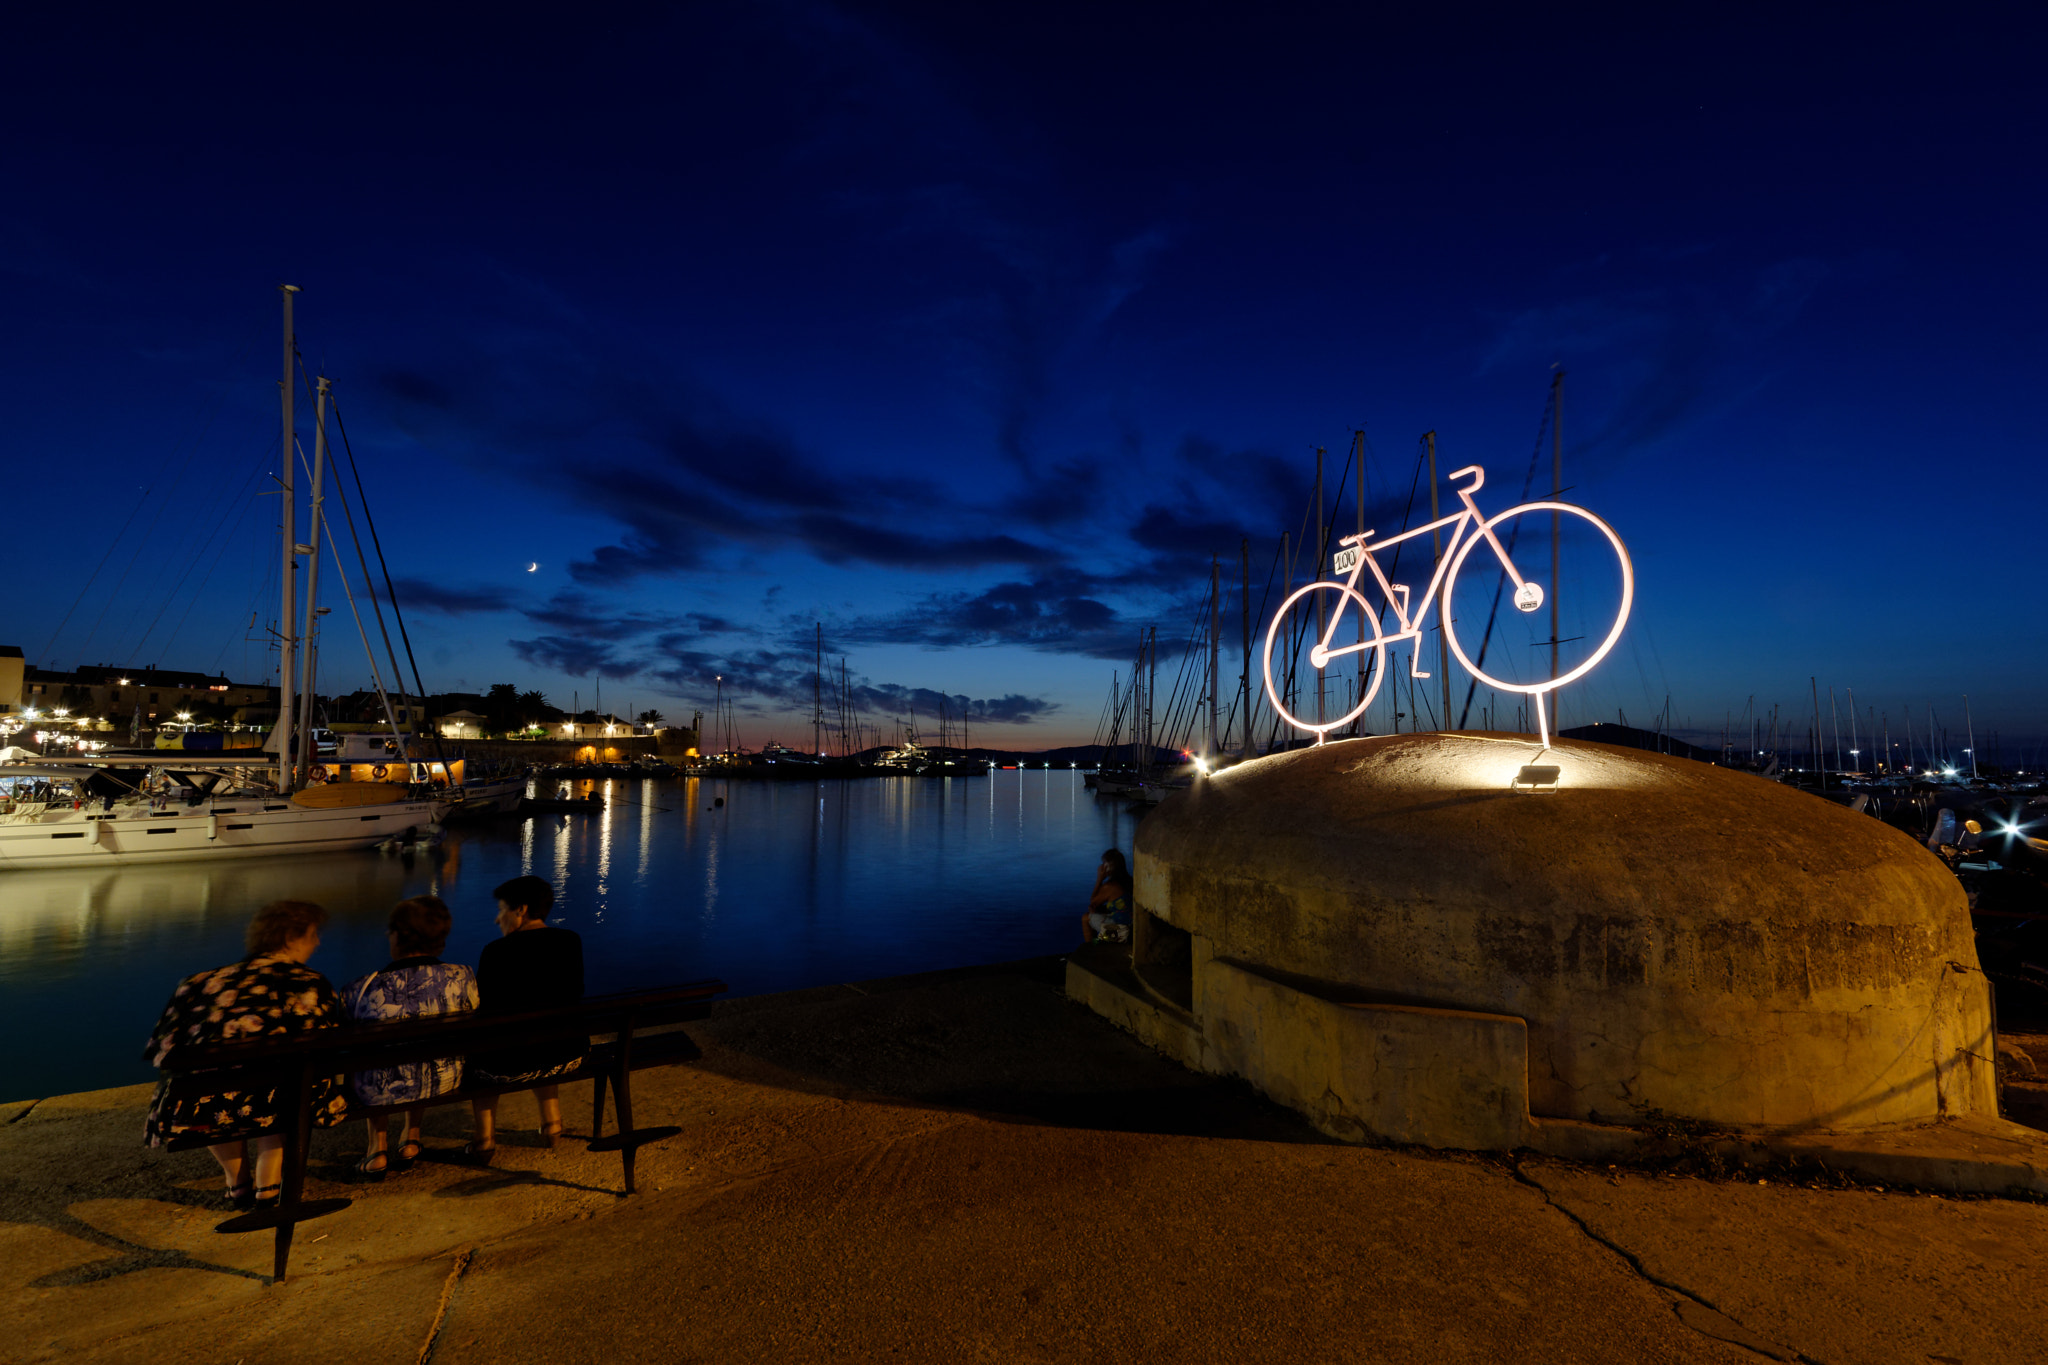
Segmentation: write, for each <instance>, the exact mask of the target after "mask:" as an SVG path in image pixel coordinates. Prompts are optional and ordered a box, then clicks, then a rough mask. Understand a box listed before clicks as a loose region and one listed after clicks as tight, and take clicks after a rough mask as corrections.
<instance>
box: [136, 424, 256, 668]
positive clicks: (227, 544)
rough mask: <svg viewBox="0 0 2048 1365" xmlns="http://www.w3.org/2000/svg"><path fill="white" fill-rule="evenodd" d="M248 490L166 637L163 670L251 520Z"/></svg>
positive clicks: (245, 488) (159, 658)
mask: <svg viewBox="0 0 2048 1365" xmlns="http://www.w3.org/2000/svg"><path fill="white" fill-rule="evenodd" d="M257 468H258V469H259V470H260V469H261V468H262V466H261V465H259V466H257ZM248 488H249V486H248V484H246V483H245V484H243V485H242V494H240V495H237V496H238V497H240V498H241V503H242V511H241V515H240V516H238V517H236V518H235V524H234V525H233V526H232V527H230V528H229V530H228V534H227V535H226V536H225V537H224V538H223V539H222V540H221V543H220V549H219V550H218V551H216V552H215V554H214V556H213V563H212V564H210V565H208V566H207V569H206V573H205V576H203V577H202V578H201V579H200V580H199V586H198V587H196V588H194V589H193V590H192V598H191V600H190V601H188V602H187V603H186V604H185V614H184V615H182V616H180V617H179V618H178V624H177V625H175V626H173V627H171V633H170V634H169V635H167V636H165V637H164V643H163V648H162V649H161V650H160V651H158V654H157V667H159V668H161V667H162V666H163V660H164V659H166V658H168V657H169V656H170V652H171V646H172V645H174V644H176V643H177V640H178V636H179V634H180V633H181V632H183V631H184V629H185V622H187V621H189V620H191V619H192V609H193V608H194V607H196V606H198V605H199V599H200V598H201V597H203V596H205V595H206V585H207V584H208V583H210V582H212V581H213V573H214V570H216V569H218V568H219V567H220V562H221V560H223V559H225V558H227V553H228V550H229V549H230V548H232V547H233V545H234V543H235V537H236V535H237V534H239V533H240V531H241V529H242V523H243V522H245V521H247V520H248V518H249V509H250V508H252V507H254V506H255V505H256V500H255V499H254V498H250V497H246V496H243V495H246V494H247V492H248ZM150 629H151V630H154V629H156V627H155V626H154V625H152V626H151V627H150ZM144 638H147V637H144Z"/></svg>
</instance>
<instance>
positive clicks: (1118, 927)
mask: <svg viewBox="0 0 2048 1365" xmlns="http://www.w3.org/2000/svg"><path fill="white" fill-rule="evenodd" d="M1098 935H1099V936H1101V937H1104V938H1108V939H1110V940H1112V941H1114V942H1117V943H1122V942H1124V941H1125V940H1126V939H1128V938H1130V936H1131V870H1130V868H1129V867H1127V866H1126V865H1125V864H1124V855H1123V854H1122V852H1120V851H1119V850H1117V849H1113V848H1112V849H1110V850H1109V851H1108V852H1106V853H1104V854H1103V855H1102V861H1101V862H1100V863H1098V864H1097V865H1096V868H1095V890H1094V892H1093V893H1092V894H1091V895H1090V896H1089V897H1088V913H1087V914H1085V915H1083V916H1081V941H1082V942H1083V943H1093V942H1094V941H1095V940H1096V937H1097V936H1098Z"/></svg>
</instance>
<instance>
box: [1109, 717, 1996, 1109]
mask: <svg viewBox="0 0 2048 1365" xmlns="http://www.w3.org/2000/svg"><path fill="white" fill-rule="evenodd" d="M1536 758H1537V754H1536V746H1535V745H1533V744H1532V743H1530V742H1529V741H1528V740H1526V739H1525V738H1521V737H1513V736H1506V735H1478V734H1453V735H1440V734H1424V735H1400V736H1382V737H1377V738H1371V739H1362V740H1350V741H1341V742H1337V743H1332V744H1327V745H1324V746H1322V747H1320V748H1312V749H1303V750H1297V751H1293V752H1290V753H1286V754H1280V755H1276V756H1274V757H1271V758H1267V759H1262V760H1258V761H1255V762H1252V763H1248V764H1244V765H1242V766H1239V767H1236V768H1231V769H1227V770H1225V771H1223V772H1221V773H1219V774H1218V775H1217V776H1216V777H1214V778H1213V779H1210V780H1207V781H1204V782H1202V783H1200V784H1199V785H1198V786H1197V787H1196V788H1194V789H1193V790H1191V791H1189V792H1187V793H1184V794H1182V795H1179V796H1176V797H1174V798H1173V799H1172V800H1170V801H1168V802H1166V803H1164V804H1163V805H1161V806H1160V807H1159V809H1158V810H1157V811H1156V812H1155V813H1154V814H1153V815H1151V816H1150V817H1148V818H1147V819H1146V820H1145V822H1144V823H1143V824H1141V825H1140V826H1139V829H1138V838H1137V867H1136V873H1137V881H1138V903H1139V906H1140V907H1141V908H1142V909H1144V910H1146V911H1148V912H1150V913H1153V914H1156V915H1158V916H1160V917H1161V918H1163V919H1165V920H1167V921H1169V922H1171V923H1173V924H1175V925H1177V926H1179V927H1181V928H1184V929H1188V930H1190V931H1191V932H1193V933H1195V934H1197V935H1199V936H1200V938H1201V940H1202V943H1203V949H1204V951H1206V952H1208V953H1211V954H1213V955H1216V956H1224V957H1231V958H1235V959H1238V960H1241V961H1244V962H1247V963H1250V964H1253V965H1256V966H1260V967H1264V968H1267V969H1270V970H1277V971H1280V972H1287V973H1294V974H1298V975H1301V976H1304V977H1308V978H1313V979H1318V980H1323V981H1327V982H1331V983H1335V984H1338V985H1342V986H1345V987H1349V988H1352V989H1354V990H1361V991H1364V992H1367V993H1369V994H1373V995H1376V996H1380V997H1383V998H1387V999H1393V1000H1401V1001H1406V1002H1409V1003H1416V1004H1430V1005H1443V1006H1448V1007H1454V1008H1459V1009H1468V1010H1484V1011H1490V1012H1495V1013H1502V1014H1512V1015H1517V1016H1520V1017H1522V1018H1524V1019H1526V1020H1527V1021H1528V1024H1529V1033H1530V1096H1531V1100H1530V1102H1531V1108H1532V1110H1533V1111H1534V1112H1536V1113H1538V1114H1550V1115H1555V1116H1561V1117H1574V1118H1596V1117H1597V1118H1602V1119H1610V1120H1616V1119H1621V1120H1625V1119H1628V1118H1630V1117H1631V1116H1632V1115H1633V1116H1638V1117H1640V1116H1643V1115H1645V1114H1648V1113H1650V1112H1652V1111H1661V1112H1663V1113H1667V1114H1676V1115H1687V1116H1693V1117H1699V1118H1705V1119H1711V1120H1714V1121H1718V1122H1724V1123H1729V1124H1734V1125H1740V1126H1781V1125H1812V1124H1826V1125H1834V1126H1862V1125H1866V1124H1869V1123H1876V1122H1887V1121H1893V1120H1899V1119H1908V1118H1924V1117H1931V1116H1933V1115H1935V1114H1937V1113H1942V1112H1956V1111H1957V1109H1958V1107H1964V1108H1967V1107H1976V1104H1977V1103H1978V1100H1979V1099H1981V1096H1978V1097H1977V1098H1972V1097H1973V1096H1977V1091H1978V1090H1981V1089H1982V1086H1981V1085H1980V1084H1979V1082H1978V1080H1976V1079H1972V1080H1971V1082H1970V1084H1971V1086H1975V1087H1976V1089H1975V1090H1969V1088H1968V1087H1965V1089H1966V1090H1968V1093H1967V1094H1966V1093H1964V1092H1963V1091H1958V1090H1957V1089H1956V1087H1955V1086H1954V1085H1950V1084H1947V1080H1946V1079H1945V1077H1946V1072H1947V1070H1948V1069H1951V1068H1953V1067H1954V1066H1956V1065H1959V1064H1966V1060H1965V1062H1964V1063H1959V1062H1958V1060H1957V1058H1958V1055H1959V1053H1961V1054H1967V1053H1969V1052H1971V1051H1972V1050H1975V1051H1978V1052H1981V1053H1983V1054H1984V1055H1986V1056H1988V1055H1990V1050H1991V1049H1990V1044H1989V1037H1988V1035H1989V1018H1988V993H1987V991H1986V990H1985V987H1984V982H1983V977H1982V975H1981V973H1979V972H1978V971H1977V970H1976V967H1977V957H1976V950H1975V945H1974V940H1973V938H1972V934H1971V929H1970V920H1969V914H1968V907H1967V903H1966V900H1965V897H1964V894H1963V892H1962V889H1961V887H1960V886H1959V885H1958V884H1957V882H1956V880H1955V878H1954V876H1953V875H1951V874H1950V873H1949V872H1948V870H1947V869H1946V868H1944V867H1943V866H1942V865H1941V863H1940V862H1939V860H1937V859H1936V858H1935V857H1934V856H1933V855H1932V854H1930V853H1929V852H1927V850H1926V849H1924V848H1922V847H1921V846H1920V845H1919V844H1918V843H1916V842H1915V841H1914V840H1913V839H1911V838H1909V837H1907V836H1906V835H1904V834H1901V833H1899V832H1898V831H1896V830H1893V829H1891V828H1889V827H1887V826H1885V825H1884V824H1882V823H1881V822H1879V821H1877V820H1873V819H1871V818H1869V817H1868V816H1865V815H1862V814H1859V813H1855V812H1851V811H1849V810H1846V809H1844V808H1842V807H1840V806H1837V805H1834V804H1833V803H1831V802H1827V801H1823V800H1821V799H1818V798H1816V797H1814V796H1812V795H1810V794H1808V793H1804V792H1800V791H1796V790H1793V789H1791V788H1787V787H1782V786H1779V785H1777V784H1776V783H1772V782H1768V781H1765V780H1762V779H1760V778H1757V777H1754V776H1751V775H1748V774H1745V773H1739V772H1735V771H1732V770H1728V769H1722V768H1716V767H1713V766H1710V765H1707V764H1702V763H1697V762H1693V761H1690V760H1687V759H1680V758H1672V757H1668V756H1665V755H1660V754H1649V753H1642V752H1639V751H1635V750H1630V749H1620V748H1614V747H1611V746H1608V745H1602V744H1590V743H1583V742H1577V741H1569V740H1568V741H1564V742H1562V743H1560V744H1559V745H1557V746H1556V747H1554V748H1552V749H1550V750H1549V751H1548V752H1546V753H1544V754H1542V755H1541V757H1540V760H1538V761H1540V762H1541V763H1543V764H1555V765H1556V766H1557V767H1558V768H1559V770H1560V772H1559V782H1558V789H1557V790H1556V791H1555V792H1549V793H1543V794H1534V795H1531V794H1523V793H1518V792H1515V791H1512V790H1510V784H1511V782H1512V780H1513V778H1514V776H1515V774H1516V773H1517V771H1518V770H1519V769H1520V768H1521V767H1522V766H1523V765H1524V764H1526V763H1529V762H1530V761H1531V760H1532V759H1536ZM1198 960H1199V954H1198Z"/></svg>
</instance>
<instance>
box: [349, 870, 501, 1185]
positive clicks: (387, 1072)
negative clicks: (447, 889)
mask: <svg viewBox="0 0 2048 1365" xmlns="http://www.w3.org/2000/svg"><path fill="white" fill-rule="evenodd" d="M454 922H455V921H454V917H453V916H452V915H450V914H449V913H448V906H447V904H446V903H445V902H443V901H442V900H441V898H440V897H438V896H415V897H413V898H412V899H411V900H403V901H400V902H399V903H398V904H397V905H396V906H395V907H394V908H393V909H392V911H391V919H390V920H389V921H388V923H387V925H386V928H385V937H386V939H388V940H389V941H390V944H391V961H390V962H387V963H386V964H385V965H383V966H382V967H379V968H378V969H377V970H376V971H374V972H371V973H370V974H369V975H368V976H366V977H363V978H361V979H359V980H357V981H352V982H350V983H349V985H348V987H347V989H345V990H343V991H342V993H341V999H342V1003H343V1004H344V1005H345V1006H347V1008H348V1015H349V1018H351V1019H353V1020H355V1021H356V1022H357V1023H360V1024H381V1023H385V1022H388V1021H390V1020H393V1019H415V1018H421V1017H424V1016H428V1015H435V1014H460V1013H462V1012H464V1011H466V1010H473V1009H475V1008H476V1002H477V989H476V973H474V972H472V971H470V969H469V968H467V967H465V966H463V965H462V964H461V963H459V962H443V961H442V960H441V950H442V949H443V948H445V947H447V946H448V930H449V928H450V927H451V926H452V925H453V924H454ZM461 1085H462V1059H461V1058H460V1057H436V1058H435V1059H433V1060H432V1061H427V1062H405V1063H401V1064H400V1065H398V1066H389V1067H379V1068H377V1069H375V1070H371V1071H359V1072H357V1073H356V1075H355V1076H354V1078H353V1079H352V1080H351V1082H350V1088H351V1089H353V1090H354V1091H355V1097H356V1098H357V1099H359V1100H361V1101H362V1102H363V1103H364V1104H367V1105H376V1106H380V1107H381V1106H384V1105H392V1104H406V1105H411V1104H413V1101H415V1100H429V1099H432V1098H433V1097H434V1096H436V1095H445V1094H447V1093H448V1092H449V1091H451V1090H455V1089H458V1088H459V1087H460V1086H461ZM425 1112H426V1106H425V1105H423V1104H422V1105H415V1106H414V1107H412V1108H409V1109H407V1110H406V1111H405V1136H404V1138H402V1139H401V1140H400V1144H399V1148H398V1155H397V1156H396V1157H393V1158H388V1159H387V1157H386V1155H385V1145H386V1143H387V1142H388V1141H389V1138H390V1133H389V1121H388V1119H387V1118H386V1117H385V1116H383V1115H376V1116H373V1117H371V1118H370V1119H369V1120H368V1122H369V1125H370V1146H369V1150H368V1152H367V1153H366V1154H365V1155H364V1157H363V1159H362V1160H361V1161H358V1162H357V1163H356V1171H357V1172H358V1173H359V1174H360V1175H362V1176H363V1177H364V1178H365V1179H367V1180H372V1181H375V1180H382V1179H383V1178H384V1175H385V1172H386V1171H409V1170H411V1169H412V1166H413V1163H414V1162H416V1161H418V1160H419V1156H420V1117H421V1115H423V1114H424V1113H425Z"/></svg>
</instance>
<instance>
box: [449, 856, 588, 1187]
mask: <svg viewBox="0 0 2048 1365" xmlns="http://www.w3.org/2000/svg"><path fill="white" fill-rule="evenodd" d="M492 894H493V895H494V896H496V897H497V899H498V933H499V934H500V935H501V937H500V938H499V939H498V940H497V941H496V942H495V943H487V944H485V945H484V950H483V952H482V953H481V954H480V955H479V956H478V957H477V963H476V985H477V995H478V997H479V1000H478V1005H477V1010H478V1012H479V1013H482V1014H519V1013H521V1012H523V1011H526V1010H541V1009H551V1008H553V1007H555V1006H557V1005H573V1004H575V1003H576V1002H577V1001H579V1000H581V999H582V998H583V940H582V939H581V938H580V937H578V936H577V935H576V934H575V933H573V932H571V931H570V930H567V929H558V928H555V927H553V926H551V925H550V924H549V923H548V912H549V911H551V910H552V909H554V905H555V892H554V888H553V887H551V886H549V885H548V884H547V883H546V882H544V881H542V880H541V879H540V878H539V877H514V878H513V879H512V880H511V881H509V882H506V883H505V884H504V885H503V886H501V887H499V888H498V889H497V890H496V891H494V892H493V893H492ZM588 1051H589V1046H588V1044H587V1043H582V1042H577V1041H575V1040H565V1041H563V1042H559V1043H537V1044H535V1045H533V1046H531V1047H524V1048H520V1049H518V1050H517V1051H515V1052H499V1053H493V1054H491V1055H488V1056H482V1057H472V1058H470V1061H469V1072H470V1074H471V1075H472V1076H475V1077H476V1078H477V1079H478V1080H480V1081H482V1082H484V1083H485V1084H489V1085H518V1084H521V1083H523V1082H527V1081H532V1082H534V1086H533V1095H534V1099H536V1100H537V1101H539V1104H540V1135H541V1137H542V1138H543V1139H545V1140H546V1142H547V1144H548V1146H550V1147H554V1146H557V1145H558V1144H560V1142H561V1140H562V1100H561V1086H560V1084H559V1081H558V1078H560V1077H563V1076H566V1075H569V1074H570V1073H572V1072H574V1071H576V1070H577V1069H578V1068H579V1067H581V1066H582V1065H583V1059H584V1057H585V1055H586V1054H587V1053H588ZM470 1107H471V1109H472V1110H473V1111H474V1112H475V1115H476V1138H475V1140H474V1141H472V1142H471V1143H470V1144H469V1147H468V1148H467V1151H468V1154H469V1155H470V1157H471V1158H472V1159H474V1160H476V1161H478V1162H480V1163H484V1164H488V1163H489V1162H490V1159H491V1156H492V1154H493V1153H495V1152H496V1151H497V1149H498V1143H497V1109H498V1099H497V1097H496V1096H489V1097H485V1098H480V1099H475V1100H472V1101H470Z"/></svg>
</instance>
